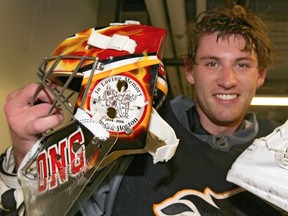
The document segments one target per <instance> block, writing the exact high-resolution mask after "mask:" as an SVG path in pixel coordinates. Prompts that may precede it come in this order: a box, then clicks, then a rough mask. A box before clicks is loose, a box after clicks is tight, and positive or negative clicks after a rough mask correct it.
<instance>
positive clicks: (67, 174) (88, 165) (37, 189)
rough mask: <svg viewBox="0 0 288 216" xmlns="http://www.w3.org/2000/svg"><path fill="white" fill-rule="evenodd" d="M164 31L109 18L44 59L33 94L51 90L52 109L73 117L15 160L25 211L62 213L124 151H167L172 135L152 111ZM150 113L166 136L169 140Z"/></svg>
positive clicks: (158, 98) (161, 79)
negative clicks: (108, 22)
mask: <svg viewBox="0 0 288 216" xmlns="http://www.w3.org/2000/svg"><path fill="white" fill-rule="evenodd" d="M165 35H166V30H164V29H160V28H155V27H151V26H145V25H140V24H139V23H136V22H126V23H124V24H112V25H110V26H108V27H105V28H102V29H95V28H92V29H88V30H85V31H82V32H79V33H77V34H75V35H73V36H72V37H69V38H67V39H66V40H64V41H63V42H62V43H61V44H60V45H59V46H58V47H57V48H56V49H55V51H54V52H53V53H52V56H51V57H48V58H45V59H44V61H43V64H41V66H40V69H39V73H38V76H39V78H40V80H41V84H40V85H39V88H38V92H39V91H40V90H41V89H43V88H45V89H46V90H47V91H49V92H50V93H51V94H52V95H53V97H54V98H55V102H54V104H53V108H55V107H57V106H61V107H62V109H63V110H64V111H66V112H67V113H68V118H69V119H71V120H69V121H68V122H65V124H64V125H61V126H60V127H57V128H54V129H52V130H51V131H49V132H46V133H45V135H43V137H42V138H41V139H40V140H39V142H37V143H36V144H35V145H34V147H33V148H32V150H31V151H30V152H29V153H28V154H27V156H26V158H25V159H24V160H23V163H22V164H21V172H20V179H21V183H22V186H23V191H24V200H25V205H26V210H27V213H28V214H29V215H42V214H43V215H44V214H45V215H47V209H49V211H48V212H49V214H51V215H65V214H66V213H67V212H68V210H69V208H70V207H71V206H72V204H73V203H74V202H75V200H77V198H78V196H79V194H80V193H81V191H82V190H83V188H84V187H85V185H86V184H87V183H88V182H89V181H90V179H91V177H92V176H93V175H94V174H95V173H96V172H97V171H99V170H101V169H102V168H104V167H106V166H107V165H109V164H110V163H111V162H113V161H115V160H116V159H117V158H119V157H120V156H122V155H125V154H138V153H145V152H149V153H150V154H152V155H153V156H154V162H157V161H163V160H166V161H167V160H169V159H170V158H171V157H172V156H173V154H174V152H175V149H176V146H177V144H178V140H177V139H176V138H175V135H174V131H173V130H171V128H169V126H168V125H167V124H165V122H163V120H162V119H161V118H160V117H159V116H158V115H157V113H156V112H155V109H156V110H157V109H158V108H159V106H161V103H162V102H163V100H164V99H165V96H166V95H167V84H166V74H165V71H164V69H163V65H162V62H161V58H162V55H163V49H164V45H165V44H164V42H165ZM55 84H56V88H54V87H53V88H50V86H55ZM36 97H37V93H36V94H35V98H36ZM53 108H52V109H53ZM52 109H51V111H52ZM152 117H153V118H154V121H155V119H156V121H157V124H158V126H159V127H161V125H162V127H163V128H164V129H165V128H166V129H167V130H168V131H167V130H166V131H165V130H164V133H165V134H166V133H169V134H172V136H171V135H169V136H170V137H168V138H167V137H166V138H167V140H168V141H167V142H166V141H165V139H166V138H164V139H162V141H161V139H160V140H159V136H162V135H161V134H160V135H159V132H157V127H156V126H155V124H154V125H152V124H151V119H152ZM151 125H152V126H151ZM158 130H159V128H158ZM169 130H171V131H170V132H169ZM149 131H150V132H149ZM153 131H154V132H153ZM160 131H161V130H160ZM155 134H156V138H157V137H158V138H157V140H158V141H159V142H156V144H155V145H154V141H153V137H155ZM151 137H152V138H151ZM149 140H150V141H149ZM151 140H152V142H151ZM149 143H150V144H149ZM151 143H152V144H151ZM167 143H168V145H167ZM167 146H168V148H167ZM163 149H164V151H162V150H163ZM158 150H159V151H158Z"/></svg>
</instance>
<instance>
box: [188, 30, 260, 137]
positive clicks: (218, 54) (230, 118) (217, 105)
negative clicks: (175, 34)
mask: <svg viewBox="0 0 288 216" xmlns="http://www.w3.org/2000/svg"><path fill="white" fill-rule="evenodd" d="M218 35H219V32H214V33H211V34H208V33H207V34H205V35H203V36H202V37H201V38H200V39H199V44H198V50H197V52H196V55H195V63H191V62H189V61H187V62H186V67H185V68H186V75H187V80H188V82H189V83H191V84H192V85H194V86H195V93H196V94H195V95H196V101H197V105H196V110H197V112H198V114H199V119H200V122H201V124H202V126H203V127H204V128H205V129H206V130H207V131H208V132H209V133H211V134H214V135H217V134H230V133H233V132H234V131H236V129H237V128H238V127H239V126H240V125H241V124H242V122H243V119H244V116H245V114H246V112H247V111H248V109H249V107H250V102H251V100H252V98H253V97H254V95H255V92H256V89H257V88H258V87H260V86H261V85H262V84H263V83H264V80H265V77H266V69H265V68H264V69H261V71H260V69H259V63H258V59H257V53H256V52H255V51H254V50H251V51H244V48H245V45H246V41H245V39H244V38H243V36H241V35H227V36H222V37H220V38H218Z"/></svg>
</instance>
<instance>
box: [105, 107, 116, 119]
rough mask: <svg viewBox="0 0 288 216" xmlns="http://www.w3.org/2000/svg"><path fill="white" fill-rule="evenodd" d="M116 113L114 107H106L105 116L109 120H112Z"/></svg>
mask: <svg viewBox="0 0 288 216" xmlns="http://www.w3.org/2000/svg"><path fill="white" fill-rule="evenodd" d="M116 114H117V111H116V109H115V108H114V107H108V108H107V115H108V117H109V118H112V119H114V118H115V117H116Z"/></svg>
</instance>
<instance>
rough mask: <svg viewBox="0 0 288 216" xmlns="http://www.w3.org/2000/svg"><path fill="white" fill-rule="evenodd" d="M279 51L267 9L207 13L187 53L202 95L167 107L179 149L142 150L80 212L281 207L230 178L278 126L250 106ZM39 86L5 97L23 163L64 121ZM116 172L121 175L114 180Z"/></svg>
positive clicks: (268, 211) (237, 211) (232, 211)
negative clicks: (169, 154) (158, 153)
mask: <svg viewBox="0 0 288 216" xmlns="http://www.w3.org/2000/svg"><path fill="white" fill-rule="evenodd" d="M273 58H274V50H273V47H272V45H271V44H270V40H269V39H268V37H267V29H266V26H265V24H264V22H263V21H262V20H261V19H260V18H259V17H257V16H255V15H254V14H251V13H248V12H246V11H245V10H244V9H243V8H242V7H240V6H234V7H233V8H232V9H228V8H222V7H220V8H215V9H213V10H211V11H207V12H205V13H204V14H202V15H201V18H199V20H198V21H197V23H196V25H195V26H194V27H193V28H192V30H191V33H190V49H189V54H188V57H187V60H186V61H185V73H186V77H187V80H188V82H189V83H191V85H194V86H195V100H188V99H187V98H185V97H183V96H178V97H176V98H175V99H173V100H171V101H166V102H165V104H164V106H163V107H162V109H161V115H162V117H163V118H164V119H165V120H166V121H167V122H168V123H169V124H170V125H171V126H172V127H173V128H174V130H175V132H176V135H177V137H178V138H179V139H180V144H179V146H178V149H177V151H176V154H175V155H174V157H173V158H172V159H171V160H170V161H168V162H165V163H157V164H153V159H152V157H151V156H149V155H148V154H141V155H135V156H134V158H133V160H132V161H131V163H130V165H129V166H128V168H127V169H118V168H119V167H118V168H117V166H116V168H115V169H114V170H112V171H111V173H110V175H109V176H108V177H107V178H106V180H105V181H104V182H103V185H102V187H100V188H98V190H97V191H95V192H94V193H93V194H92V196H91V197H90V198H89V199H88V200H87V201H85V202H84V203H82V205H81V207H80V210H79V211H78V213H77V214H79V215H137V216H138V215H145V216H147V215H184V214H185V215H194V214H195V215H280V212H279V211H277V210H276V209H275V208H274V207H272V206H271V205H269V204H267V203H266V202H264V201H263V200H261V199H259V198H257V197H256V196H255V195H252V194H251V193H248V192H246V191H244V190H243V189H241V188H239V187H237V186H236V185H234V184H232V183H229V182H227V181H226V175H227V172H228V170H229V169H230V167H231V165H232V164H233V162H234V161H235V159H236V158H237V157H238V156H239V155H240V154H241V153H242V152H243V151H244V150H245V149H246V148H247V147H248V146H249V145H250V144H251V143H252V142H253V140H254V139H255V138H257V137H262V136H265V135H267V134H269V133H270V132H272V130H273V129H274V128H275V127H276V126H277V124H275V123H273V122H271V121H268V120H263V119H259V118H257V117H256V116H255V114H253V113H248V110H249V107H250V102H251V100H252V98H253V96H254V95H255V92H256V89H257V88H259V87H260V86H262V85H263V83H264V81H265V78H266V74H267V66H268V65H270V64H271V63H272V62H273ZM35 89H36V85H35V84H30V85H28V86H26V87H24V88H23V89H20V90H18V91H16V92H14V93H12V94H10V95H9V96H8V98H7V103H6V105H5V112H6V115H7V119H8V124H9V126H10V128H11V135H12V138H13V153H14V157H15V166H16V169H17V167H18V166H19V164H20V163H21V161H22V159H23V157H24V156H25V154H26V153H27V151H28V150H29V149H30V148H31V147H32V146H33V144H34V143H35V142H36V141H37V139H38V136H37V135H38V134H39V133H41V132H43V131H45V130H46V129H48V128H50V127H53V126H55V125H58V124H59V123H60V122H61V121H63V117H62V116H61V115H60V114H59V113H57V112H56V111H55V114H54V115H51V116H49V117H47V116H46V113H47V110H49V108H50V106H51V105H50V103H51V102H50V100H49V98H48V96H47V95H45V94H44V92H42V93H41V94H40V95H39V97H40V99H41V100H42V101H43V102H46V103H42V104H37V106H30V104H29V103H30V102H31V100H32V96H33V94H34V93H33V92H34V91H35ZM118 170H121V172H118ZM116 178H117V179H118V180H119V179H120V180H121V181H120V180H119V181H117V183H114V182H115V181H114V180H115V179H116ZM2 200H3V197H2Z"/></svg>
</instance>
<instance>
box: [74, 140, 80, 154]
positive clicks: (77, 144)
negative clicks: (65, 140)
mask: <svg viewBox="0 0 288 216" xmlns="http://www.w3.org/2000/svg"><path fill="white" fill-rule="evenodd" d="M72 151H73V153H75V154H80V153H81V152H82V151H83V149H82V146H81V145H80V143H78V142H75V143H74V144H73V146H72Z"/></svg>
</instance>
